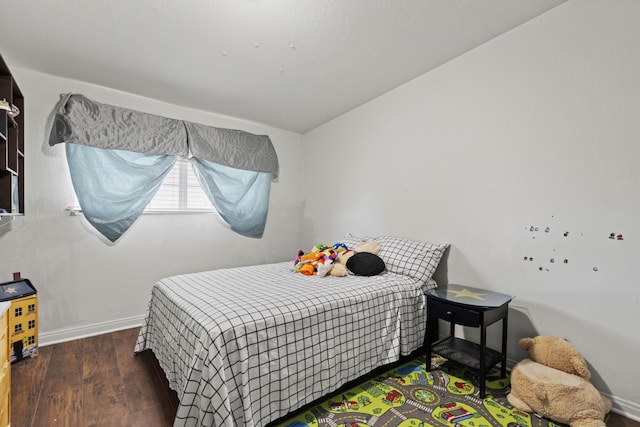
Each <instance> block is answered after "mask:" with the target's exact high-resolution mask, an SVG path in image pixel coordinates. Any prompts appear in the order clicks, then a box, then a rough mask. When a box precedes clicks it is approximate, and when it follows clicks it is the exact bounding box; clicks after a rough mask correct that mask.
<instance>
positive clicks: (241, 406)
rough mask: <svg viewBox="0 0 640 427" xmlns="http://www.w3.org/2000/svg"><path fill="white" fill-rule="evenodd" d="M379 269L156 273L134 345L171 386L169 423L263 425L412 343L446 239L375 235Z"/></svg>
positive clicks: (420, 336)
mask: <svg viewBox="0 0 640 427" xmlns="http://www.w3.org/2000/svg"><path fill="white" fill-rule="evenodd" d="M376 241H377V242H378V243H379V244H380V247H381V251H380V254H379V255H380V257H381V258H382V259H383V260H384V261H385V263H386V267H387V268H386V270H385V272H384V273H382V274H380V275H377V276H372V277H363V276H354V275H349V276H347V277H329V276H327V277H317V276H305V275H302V274H299V273H293V272H292V271H291V270H292V263H291V262H283V263H274V264H265V265H256V266H248V267H239V268H228V269H219V270H213V271H206V272H199V273H189V274H183V275H179V276H173V277H168V278H165V279H162V280H160V281H158V282H157V283H156V284H155V285H154V286H153V288H152V291H151V297H150V300H149V307H148V311H147V316H146V319H145V322H144V325H143V326H142V328H141V330H140V334H139V336H138V340H137V343H136V346H135V351H136V352H141V351H145V350H151V351H153V353H154V354H155V356H156V358H157V359H158V362H159V364H160V366H161V368H162V369H163V370H164V372H165V375H166V376H167V379H168V381H169V385H170V387H171V388H172V389H173V390H175V391H176V392H177V394H178V398H179V400H180V404H179V407H178V411H177V414H176V419H175V422H174V426H211V427H214V426H216V427H217V426H256V427H258V426H264V425H266V424H267V423H269V422H271V421H274V420H277V419H279V418H281V417H283V416H285V415H287V413H289V412H291V411H294V410H295V409H298V408H300V407H302V406H303V405H305V404H307V403H310V402H312V401H314V400H316V399H318V398H320V397H322V396H325V395H326V394H328V393H330V392H332V391H334V390H336V389H338V388H339V387H340V386H341V385H343V384H344V383H346V382H348V381H351V380H354V379H356V378H358V377H360V376H362V375H364V374H366V373H368V372H370V371H372V370H373V369H375V368H377V367H379V366H382V365H385V364H388V363H392V362H394V361H396V360H398V358H399V357H400V356H401V355H406V354H409V353H410V352H412V351H413V350H415V349H417V348H418V347H420V346H421V345H422V344H423V341H424V334H425V320H426V313H425V309H426V304H425V302H426V301H425V297H424V291H425V290H426V289H429V288H432V287H433V286H435V282H434V280H433V278H432V276H433V273H434V271H435V269H436V267H437V265H438V263H439V261H440V259H441V257H442V254H443V252H444V251H445V250H446V248H447V247H448V245H433V244H428V243H422V242H415V241H410V240H406V239H398V238H392V237H379V238H376Z"/></svg>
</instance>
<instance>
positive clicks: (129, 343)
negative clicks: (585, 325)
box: [11, 328, 640, 427]
mask: <svg viewBox="0 0 640 427" xmlns="http://www.w3.org/2000/svg"><path fill="white" fill-rule="evenodd" d="M137 335H138V328H135V329H127V330H124V331H118V332H113V333H109V334H105V335H98V336H95V337H89V338H84V339H80V340H76V341H69V342H65V343H61V344H55V345H51V346H46V347H42V348H40V354H39V355H38V357H35V358H33V359H27V360H23V361H20V362H18V363H15V364H14V365H13V366H12V368H11V411H12V414H11V426H12V427H49V426H60V427H94V426H96V427H97V426H103V427H137V426H141V427H142V426H144V427H164V426H171V425H173V418H174V416H175V413H176V408H177V405H178V399H177V396H176V394H175V392H173V391H172V390H171V389H169V387H168V384H167V381H166V379H165V376H164V373H163V372H162V370H161V369H160V367H159V366H158V362H157V360H156V359H155V357H154V355H153V353H151V352H149V351H146V352H143V353H141V354H139V355H137V356H136V355H134V354H133V346H134V345H135V342H136V338H137ZM607 425H608V426H611V427H640V422H637V421H632V420H630V419H628V418H624V417H622V416H620V415H617V414H612V416H611V418H610V420H609V422H608V424H607Z"/></svg>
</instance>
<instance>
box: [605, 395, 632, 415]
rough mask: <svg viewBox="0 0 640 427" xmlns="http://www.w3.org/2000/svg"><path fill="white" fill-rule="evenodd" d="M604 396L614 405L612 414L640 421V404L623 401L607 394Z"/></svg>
mask: <svg viewBox="0 0 640 427" xmlns="http://www.w3.org/2000/svg"><path fill="white" fill-rule="evenodd" d="M602 394H603V395H604V396H606V397H608V398H609V399H610V400H611V402H612V403H613V408H612V409H611V411H612V412H615V413H616V414H620V415H624V416H625V417H627V418H630V419H632V420H634V421H640V403H638V402H632V401H630V400H625V399H621V398H619V397H616V396H612V395H610V394H607V393H602Z"/></svg>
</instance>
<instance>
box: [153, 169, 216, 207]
mask: <svg viewBox="0 0 640 427" xmlns="http://www.w3.org/2000/svg"><path fill="white" fill-rule="evenodd" d="M144 211H145V212H148V213H154V212H214V211H215V208H214V207H213V205H212V204H211V202H210V201H209V199H208V198H207V195H206V194H205V193H204V191H202V188H201V187H200V184H199V183H198V179H197V178H196V176H195V174H194V173H193V168H192V167H191V163H190V162H189V161H188V160H187V159H184V158H178V160H176V163H175V165H174V166H173V169H171V172H169V173H168V174H167V176H166V177H165V178H164V181H163V182H162V186H161V187H160V189H159V190H158V192H157V193H156V195H155V196H154V198H153V200H151V203H149V205H148V206H147V208H146V209H145V210H144Z"/></svg>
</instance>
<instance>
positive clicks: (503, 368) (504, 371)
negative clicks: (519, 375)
mask: <svg viewBox="0 0 640 427" xmlns="http://www.w3.org/2000/svg"><path fill="white" fill-rule="evenodd" d="M508 320H509V312H508V311H507V314H505V316H504V318H503V319H502V363H501V365H500V378H504V377H506V376H507V322H508Z"/></svg>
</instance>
